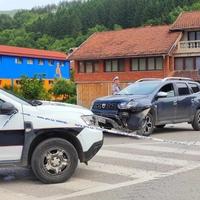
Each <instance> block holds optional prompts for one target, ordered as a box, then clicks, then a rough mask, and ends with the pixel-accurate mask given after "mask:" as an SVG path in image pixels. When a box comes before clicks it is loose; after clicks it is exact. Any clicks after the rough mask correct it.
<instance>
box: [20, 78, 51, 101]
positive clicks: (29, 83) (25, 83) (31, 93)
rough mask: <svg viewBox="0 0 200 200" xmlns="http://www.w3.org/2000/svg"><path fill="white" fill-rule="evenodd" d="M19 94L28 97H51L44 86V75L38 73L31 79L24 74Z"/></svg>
mask: <svg viewBox="0 0 200 200" xmlns="http://www.w3.org/2000/svg"><path fill="white" fill-rule="evenodd" d="M19 94H20V95H21V96H23V97H24V98H26V99H30V100H33V99H41V100H47V99H50V96H49V94H48V93H47V91H46V90H45V88H44V84H43V77H40V76H38V75H36V76H35V77H34V78H32V79H30V78H28V77H26V76H23V77H22V78H21V79H20V88H19Z"/></svg>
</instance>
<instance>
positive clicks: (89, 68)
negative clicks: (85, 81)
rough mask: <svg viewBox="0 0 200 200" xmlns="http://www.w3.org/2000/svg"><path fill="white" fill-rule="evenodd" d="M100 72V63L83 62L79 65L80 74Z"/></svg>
mask: <svg viewBox="0 0 200 200" xmlns="http://www.w3.org/2000/svg"><path fill="white" fill-rule="evenodd" d="M98 71H99V62H98V61H81V62H79V65H78V72H79V73H94V72H98Z"/></svg>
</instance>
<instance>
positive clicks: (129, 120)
mask: <svg viewBox="0 0 200 200" xmlns="http://www.w3.org/2000/svg"><path fill="white" fill-rule="evenodd" d="M150 108H151V104H150V103H149V102H148V101H142V102H141V103H140V102H137V101H134V100H130V101H128V102H127V101H121V102H110V101H107V102H106V101H104V102H102V101H96V102H94V103H93V105H92V112H94V113H95V117H94V118H95V121H96V122H95V123H96V125H98V126H100V127H102V128H105V129H115V130H120V131H126V132H132V131H136V130H140V129H141V128H143V127H144V126H145V117H146V115H147V114H148V112H149V111H150Z"/></svg>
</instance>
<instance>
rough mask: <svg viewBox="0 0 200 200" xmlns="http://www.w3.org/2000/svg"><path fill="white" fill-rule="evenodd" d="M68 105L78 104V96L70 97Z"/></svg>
mask: <svg viewBox="0 0 200 200" xmlns="http://www.w3.org/2000/svg"><path fill="white" fill-rule="evenodd" d="M66 103H70V104H77V96H73V97H69V99H68V100H67V101H66Z"/></svg>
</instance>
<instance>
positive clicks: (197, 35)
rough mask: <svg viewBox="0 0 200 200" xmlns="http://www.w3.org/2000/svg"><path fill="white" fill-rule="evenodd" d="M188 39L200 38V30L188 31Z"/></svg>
mask: <svg viewBox="0 0 200 200" xmlns="http://www.w3.org/2000/svg"><path fill="white" fill-rule="evenodd" d="M188 40H189V41H192V40H193V41H194V40H200V31H190V32H188Z"/></svg>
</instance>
